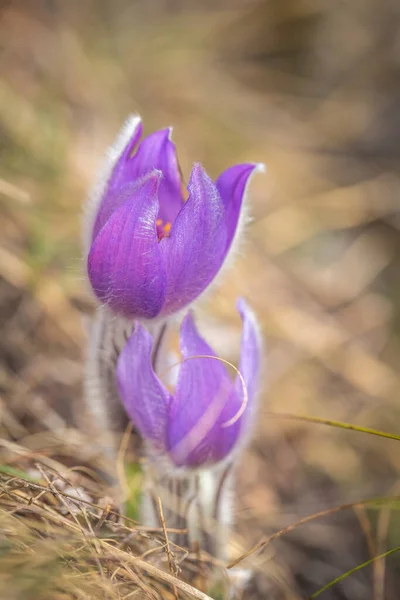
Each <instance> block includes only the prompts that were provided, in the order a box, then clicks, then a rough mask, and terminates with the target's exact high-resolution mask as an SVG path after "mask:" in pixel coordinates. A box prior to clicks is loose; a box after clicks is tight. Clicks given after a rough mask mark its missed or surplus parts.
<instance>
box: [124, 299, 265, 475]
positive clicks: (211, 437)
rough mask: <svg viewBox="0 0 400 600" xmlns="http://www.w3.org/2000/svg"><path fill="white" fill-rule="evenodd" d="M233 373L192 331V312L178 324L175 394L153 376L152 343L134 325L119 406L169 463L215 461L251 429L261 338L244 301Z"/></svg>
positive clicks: (126, 352)
mask: <svg viewBox="0 0 400 600" xmlns="http://www.w3.org/2000/svg"><path fill="white" fill-rule="evenodd" d="M238 309H239V312H240V315H241V318H242V321H243V329H242V340H241V352H240V362H239V372H240V373H241V376H242V377H240V376H237V377H236V379H235V380H234V381H232V380H231V378H230V377H229V375H228V372H227V369H226V367H225V365H224V364H223V363H222V362H221V361H220V360H219V359H218V358H217V357H216V355H215V353H214V352H213V350H212V349H211V348H210V346H209V345H208V344H207V343H206V342H205V341H204V339H203V338H202V337H201V336H200V335H199V333H198V332H197V329H196V327H195V324H194V321H193V318H192V316H191V314H190V313H189V314H187V315H186V317H185V318H184V320H183V322H182V326H181V333H180V345H181V353H182V359H183V360H182V363H181V364H180V367H179V374H178V379H177V383H176V388H175V391H174V393H171V392H170V391H169V390H168V389H167V388H166V387H165V385H164V384H163V383H162V382H161V380H160V379H159V378H158V377H157V375H156V374H155V372H154V370H153V367H152V362H151V355H152V347H153V341H152V337H151V335H150V334H149V333H148V331H147V330H146V329H145V328H144V327H143V326H142V325H141V324H139V323H136V325H135V328H134V331H133V333H132V335H131V337H130V338H129V340H128V342H127V344H126V346H125V347H124V349H123V350H122V352H121V354H120V357H119V360H118V365H117V381H118V388H119V393H120V397H121V399H122V402H123V404H124V407H125V410H126V412H127V414H128V415H129V417H130V418H131V419H132V421H133V422H134V423H135V425H136V427H137V428H138V429H139V431H140V433H141V435H142V436H143V438H144V439H146V440H147V441H148V442H150V444H151V445H152V447H153V448H154V449H155V451H160V452H161V453H166V454H168V455H169V457H170V459H171V461H172V463H174V464H175V465H176V466H179V467H180V466H186V467H200V466H206V465H210V464H215V463H217V462H219V461H221V460H223V459H224V458H225V457H227V456H228V455H229V454H230V453H231V452H233V451H234V450H235V448H238V447H240V446H241V445H242V443H243V441H244V440H245V439H246V437H247V436H246V433H248V431H249V428H250V427H251V422H252V415H253V413H254V399H255V395H256V391H257V387H258V380H259V376H260V362H261V343H260V336H259V332H258V327H257V323H256V321H255V317H254V314H253V313H252V311H251V310H250V309H249V308H248V306H247V304H246V303H245V301H244V300H242V299H241V300H239V302H238Z"/></svg>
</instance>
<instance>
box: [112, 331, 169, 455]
mask: <svg viewBox="0 0 400 600" xmlns="http://www.w3.org/2000/svg"><path fill="white" fill-rule="evenodd" d="M152 347H153V340H152V337H151V335H150V333H149V332H148V331H147V330H146V329H145V328H144V327H142V325H140V324H139V323H136V326H135V329H134V331H133V333H132V335H131V336H130V338H129V339H128V342H127V343H126V345H125V347H124V348H123V350H122V352H121V354H120V357H119V359H118V364H117V382H118V390H119V393H120V397H121V400H122V402H123V405H124V407H125V410H126V412H127V414H128V416H129V417H130V418H131V419H132V421H133V423H134V424H135V425H136V427H137V428H138V429H139V431H140V433H141V434H142V436H143V437H144V438H145V439H147V440H149V441H151V442H153V444H155V445H156V446H158V447H159V448H160V449H165V441H166V427H167V413H168V406H169V404H170V395H169V393H168V391H167V390H166V388H165V387H164V386H163V385H162V383H161V381H160V380H159V379H158V377H157V376H156V374H155V373H154V371H153V367H152V364H151V353H152Z"/></svg>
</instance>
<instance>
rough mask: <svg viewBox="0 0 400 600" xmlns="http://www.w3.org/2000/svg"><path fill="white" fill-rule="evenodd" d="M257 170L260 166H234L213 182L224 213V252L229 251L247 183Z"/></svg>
mask: <svg viewBox="0 0 400 600" xmlns="http://www.w3.org/2000/svg"><path fill="white" fill-rule="evenodd" d="M259 168H260V165H255V164H242V165H235V166H234V167H230V168H229V169H226V171H224V172H223V173H221V175H220V176H219V177H218V179H217V181H216V182H215V184H216V186H217V189H218V192H219V193H220V195H221V198H222V201H223V203H224V206H225V211H226V212H225V214H226V217H225V218H226V226H227V231H228V239H227V245H226V251H228V250H229V248H230V246H231V243H232V241H233V238H234V236H235V233H236V230H237V227H238V223H239V217H240V215H241V212H242V208H243V198H244V197H245V192H246V187H247V183H248V181H249V178H250V176H251V175H252V173H253V172H254V171H255V170H257V169H259Z"/></svg>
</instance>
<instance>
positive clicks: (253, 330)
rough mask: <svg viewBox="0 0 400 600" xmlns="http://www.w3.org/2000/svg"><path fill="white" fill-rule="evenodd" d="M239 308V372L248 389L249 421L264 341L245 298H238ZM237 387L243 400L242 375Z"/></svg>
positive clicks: (237, 379) (247, 409)
mask: <svg viewBox="0 0 400 600" xmlns="http://www.w3.org/2000/svg"><path fill="white" fill-rule="evenodd" d="M237 309H238V311H239V313H240V316H241V318H242V322H243V329H242V340H241V344H240V360H239V372H240V373H241V375H242V377H243V380H244V383H245V385H246V390H247V403H248V405H247V407H246V411H245V412H246V418H245V420H246V422H248V421H249V420H251V416H252V415H253V414H254V412H255V411H254V399H255V396H256V394H257V388H258V386H259V383H260V375H261V359H262V341H261V334H260V331H259V328H258V324H257V320H256V317H255V315H254V313H253V311H252V310H251V309H250V308H249V306H248V305H247V302H246V301H245V300H244V299H243V298H240V299H239V300H238V302H237ZM235 389H236V393H237V395H238V397H239V398H240V400H241V402H242V401H243V400H244V399H245V394H244V390H243V382H242V380H241V379H240V377H236V381H235ZM244 426H245V425H244Z"/></svg>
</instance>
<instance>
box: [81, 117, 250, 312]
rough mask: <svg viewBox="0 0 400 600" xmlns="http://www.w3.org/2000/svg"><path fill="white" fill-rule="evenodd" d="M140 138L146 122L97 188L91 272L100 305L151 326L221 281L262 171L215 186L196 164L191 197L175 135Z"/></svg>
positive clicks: (136, 126)
mask: <svg viewBox="0 0 400 600" xmlns="http://www.w3.org/2000/svg"><path fill="white" fill-rule="evenodd" d="M141 133H142V125H141V121H140V118H139V117H133V118H131V119H130V120H129V122H128V124H127V126H126V128H125V129H124V130H123V132H122V134H121V135H120V138H119V140H118V142H117V146H116V147H115V149H114V150H113V152H112V153H111V155H110V157H109V158H110V160H109V161H108V167H107V169H106V171H107V172H106V174H105V175H104V176H103V178H102V180H101V181H100V183H99V184H98V185H97V188H96V189H95V193H94V195H93V198H92V201H91V203H90V205H89V210H88V213H87V222H86V245H87V254H88V262H87V270H88V275H89V279H90V283H91V285H92V288H93V290H94V292H95V294H96V296H97V298H98V299H99V300H100V301H101V302H102V303H104V304H106V305H107V306H108V307H109V308H110V309H111V310H112V311H114V312H116V313H119V314H122V315H124V316H126V317H129V318H144V319H152V318H154V317H157V316H158V315H160V316H166V315H170V314H171V313H174V312H176V311H178V310H180V309H182V308H183V307H185V306H187V305H188V304H190V303H191V302H192V301H193V300H195V299H196V298H197V297H198V296H199V295H200V294H201V293H202V292H203V291H204V290H205V288H207V287H208V285H209V284H210V283H211V282H212V281H213V279H214V278H215V276H216V275H217V274H218V272H219V271H220V269H221V267H222V265H223V263H224V262H225V260H226V257H227V255H228V252H229V250H230V249H231V248H232V244H233V241H234V238H235V237H236V234H237V231H238V229H239V224H240V222H241V221H242V219H241V217H242V216H243V198H244V195H245V190H246V186H247V183H248V180H249V177H250V175H251V174H252V173H253V172H254V171H255V170H256V169H257V167H258V166H257V165H255V164H241V165H236V166H234V167H231V168H229V169H227V170H226V171H224V172H223V173H222V174H221V175H220V176H219V177H218V179H217V180H216V182H215V183H214V182H213V181H212V180H211V179H210V178H209V177H208V175H207V174H206V173H205V171H204V170H203V168H202V167H201V165H199V164H196V165H195V166H194V167H193V170H192V173H191V175H190V180H189V184H188V190H187V191H186V190H185V187H184V186H183V184H182V181H181V175H180V170H179V165H178V161H177V157H176V151H175V146H174V144H173V143H172V141H171V139H170V134H171V131H170V130H169V129H162V130H160V131H156V132H154V133H152V134H150V135H149V136H147V137H146V138H144V139H143V140H142V141H141V142H140V143H139V140H140V137H141ZM186 197H187V199H186Z"/></svg>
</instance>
